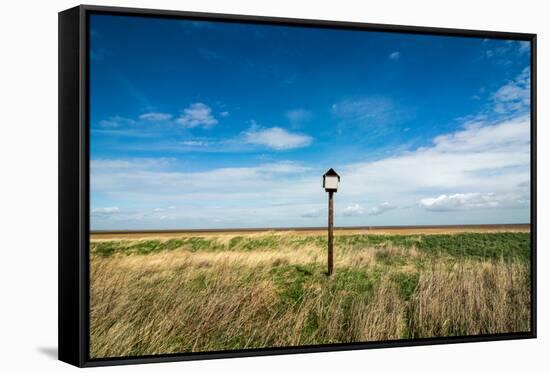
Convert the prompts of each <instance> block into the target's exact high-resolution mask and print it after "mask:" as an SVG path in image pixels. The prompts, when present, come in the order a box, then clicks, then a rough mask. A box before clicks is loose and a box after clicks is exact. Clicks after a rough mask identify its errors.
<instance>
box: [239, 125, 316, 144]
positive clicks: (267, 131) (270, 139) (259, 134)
mask: <svg viewBox="0 0 550 373" xmlns="http://www.w3.org/2000/svg"><path fill="white" fill-rule="evenodd" d="M243 140H244V142H245V143H247V144H252V145H261V146H266V147H268V148H271V149H275V150H289V149H296V148H302V147H304V146H308V145H310V144H311V142H312V141H313V139H312V138H311V136H308V135H304V134H301V133H293V132H289V131H287V130H286V129H284V128H281V127H269V128H260V127H259V126H257V125H256V124H255V123H253V125H252V127H251V128H250V129H248V130H247V131H245V132H244V133H243Z"/></svg>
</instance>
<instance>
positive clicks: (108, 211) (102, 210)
mask: <svg viewBox="0 0 550 373" xmlns="http://www.w3.org/2000/svg"><path fill="white" fill-rule="evenodd" d="M119 211H120V209H119V208H118V207H98V208H94V209H92V214H105V215H109V214H115V213H118V212H119Z"/></svg>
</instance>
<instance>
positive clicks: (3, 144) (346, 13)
mask: <svg viewBox="0 0 550 373" xmlns="http://www.w3.org/2000/svg"><path fill="white" fill-rule="evenodd" d="M88 3H91V4H101V5H118V6H132V7H143V8H164V9H174V10H190V11H205V12H220V13H235V14H250V15H267V16H282V17H299V18H313V19H331V20H344V21H359V22H372V23H389V24H403V25H419V26H436V27H454V28H469V29H485V30H502V31H518V32H532V33H537V34H538V35H539V39H538V42H539V44H538V85H539V89H538V102H539V110H538V114H539V121H538V122H539V125H538V140H539V141H538V149H539V157H538V161H539V167H538V176H539V182H538V190H539V197H538V208H539V214H538V223H539V245H538V252H539V262H538V272H539V275H538V287H539V291H538V300H539V307H538V315H539V320H538V323H539V333H538V334H539V338H538V339H537V340H524V341H506V342H489V343H470V344H458V345H442V346H428V347H409V348H398V349H395V348H394V349H382V350H365V351H353V352H333V353H322V354H306V355H289V356H278V357H256V358H246V359H226V360H212V361H198V362H185V363H170V364H160V365H159V364H154V365H140V366H125V367H115V368H109V370H110V371H117V372H122V371H132V372H136V371H138V372H159V371H160V372H164V371H181V370H182V369H185V371H187V372H219V371H222V370H223V371H224V372H239V373H243V372H253V371H258V370H261V371H263V372H290V371H297V370H299V371H302V372H306V371H316V372H335V371H336V372H341V371H344V370H346V371H350V372H352V371H367V370H368V371H372V372H380V371H398V370H400V371H407V372H410V371H413V372H415V371H421V372H423V373H428V372H441V371H445V372H468V371H486V372H488V371H496V372H528V371H530V372H535V371H543V370H544V369H545V368H546V369H548V367H549V366H550V358H549V355H550V354H549V353H548V351H550V342H549V336H550V324H549V322H548V321H549V319H548V318H549V317H550V315H549V299H550V296H549V295H548V294H549V289H548V283H549V276H550V271H548V270H547V267H548V265H550V257H549V255H548V253H547V252H546V251H547V250H546V249H547V246H548V243H549V240H550V233H548V230H546V229H545V227H548V224H549V221H548V220H549V218H548V215H549V213H550V211H549V210H548V209H549V206H548V203H549V200H548V197H547V196H546V195H545V194H544V193H543V190H544V189H545V186H548V177H549V176H548V173H547V172H544V167H545V166H546V165H547V164H548V162H549V159H548V157H549V154H550V151H549V150H548V149H549V147H550V133H549V132H550V131H549V129H548V127H547V126H546V123H547V122H548V120H547V119H548V115H549V114H548V113H549V111H548V110H547V109H546V106H545V103H546V102H548V96H549V95H550V91H549V88H548V83H549V79H550V72H549V71H548V70H547V69H548V68H550V66H549V65H548V57H549V53H550V40H549V39H548V38H549V37H550V23H549V22H548V18H547V10H546V9H545V2H543V1H540V0H521V1H520V0H514V1H509V0H491V1H488V0H487V1H479V0H473V1H472V0H460V1H456V0H455V1H453V2H448V1H441V0H414V1H410V0H399V1H397V0H378V1H369V2H367V1H353V0H338V1H333V2H321V1H319V0H317V1H299V0H265V1H258V0H231V1H223V0H187V1H175V0H173V1H170V0H156V1H152V0H127V1H116V0H111V1H92V0H90V1H88ZM77 4H78V2H76V1H62V0H57V1H34V2H32V1H15V0H12V1H9V2H8V1H5V2H3V3H2V10H1V12H0V17H1V18H0V41H1V42H0V63H1V65H0V66H1V68H0V102H1V106H0V108H1V109H0V118H1V121H0V232H1V233H2V235H1V238H0V290H1V292H0V299H1V300H0V302H1V303H0V370H1V371H4V372H18V371H29V372H32V371H41V372H47V371H57V370H59V371H69V370H71V369H74V368H72V367H70V366H69V365H66V364H64V363H61V362H58V361H57V360H56V357H55V356H56V353H57V12H58V11H60V10H63V9H66V8H69V7H72V6H74V5H77Z"/></svg>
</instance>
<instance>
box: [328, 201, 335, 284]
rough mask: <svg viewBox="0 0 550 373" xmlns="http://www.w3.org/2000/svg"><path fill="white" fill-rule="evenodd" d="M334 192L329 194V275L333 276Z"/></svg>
mask: <svg viewBox="0 0 550 373" xmlns="http://www.w3.org/2000/svg"><path fill="white" fill-rule="evenodd" d="M333 193H334V192H333V191H329V192H328V272H327V274H328V275H329V276H330V275H332V271H333V268H334V263H333V259H332V256H333V246H332V245H333V243H332V241H333V229H334V209H333V207H332V195H333Z"/></svg>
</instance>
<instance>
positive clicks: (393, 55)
mask: <svg viewBox="0 0 550 373" xmlns="http://www.w3.org/2000/svg"><path fill="white" fill-rule="evenodd" d="M400 57H401V53H399V52H392V53H390V55H389V56H388V58H389V59H390V60H394V61H396V60H398V59H399V58H400Z"/></svg>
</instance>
